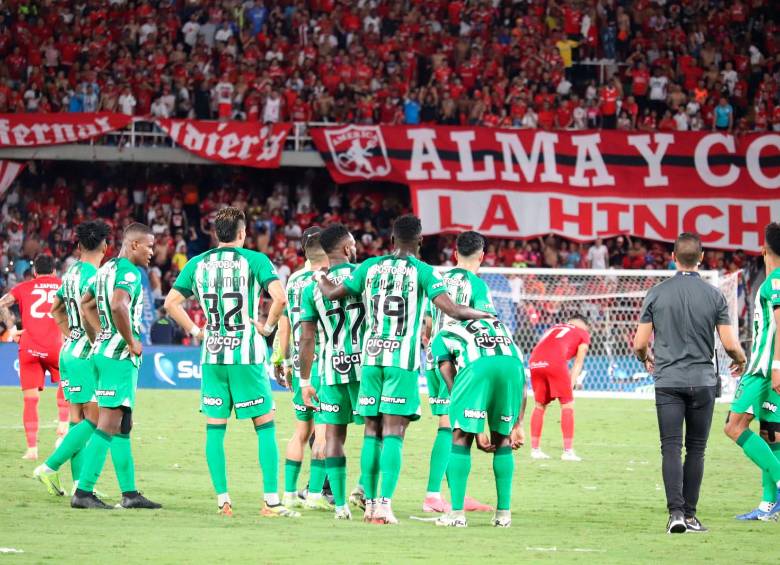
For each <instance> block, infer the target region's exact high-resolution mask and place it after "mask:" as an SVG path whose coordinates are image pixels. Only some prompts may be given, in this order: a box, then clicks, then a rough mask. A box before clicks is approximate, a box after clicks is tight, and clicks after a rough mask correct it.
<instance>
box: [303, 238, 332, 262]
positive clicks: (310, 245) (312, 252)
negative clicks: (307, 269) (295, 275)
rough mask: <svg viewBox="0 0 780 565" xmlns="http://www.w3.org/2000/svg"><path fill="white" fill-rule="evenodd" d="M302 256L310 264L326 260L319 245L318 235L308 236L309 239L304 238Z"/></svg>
mask: <svg viewBox="0 0 780 565" xmlns="http://www.w3.org/2000/svg"><path fill="white" fill-rule="evenodd" d="M303 254H304V255H305V256H306V259H308V260H309V262H311V263H321V262H322V261H324V260H325V259H327V257H326V256H325V251H324V250H323V249H322V245H321V244H320V233H315V234H310V235H309V237H307V238H306V244H305V246H304V248H303Z"/></svg>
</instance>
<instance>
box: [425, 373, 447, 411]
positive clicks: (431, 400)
mask: <svg viewBox="0 0 780 565" xmlns="http://www.w3.org/2000/svg"><path fill="white" fill-rule="evenodd" d="M425 380H426V381H428V404H429V405H430V406H431V414H433V415H434V416H446V415H447V414H449V413H450V391H449V390H447V383H445V382H444V379H443V378H441V375H440V374H439V372H438V371H436V369H428V370H427V371H425Z"/></svg>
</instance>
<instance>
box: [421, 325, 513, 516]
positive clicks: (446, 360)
mask: <svg viewBox="0 0 780 565" xmlns="http://www.w3.org/2000/svg"><path fill="white" fill-rule="evenodd" d="M431 352H432V354H433V358H434V362H435V363H436V364H437V367H438V369H439V371H440V374H441V376H442V378H443V379H444V381H445V382H446V383H447V388H448V390H449V391H450V394H451V400H450V421H451V422H452V428H453V435H452V441H453V446H452V453H451V454H450V462H449V469H448V480H449V485H450V492H451V494H452V512H450V513H449V514H445V515H444V516H442V517H440V518H439V519H438V520H437V521H436V525H438V526H456V527H464V526H466V516H465V514H464V510H463V502H464V498H465V495H466V483H467V482H468V477H469V473H470V472H471V444H472V443H473V441H474V438H475V437H476V436H478V435H480V434H482V430H483V429H484V426H485V421H487V424H488V427H489V428H490V439H489V440H487V438H486V437H485V436H480V437H479V438H478V441H477V446H478V447H479V448H480V449H482V450H484V451H488V452H492V453H493V475H494V477H495V481H496V494H497V498H498V502H497V504H496V513H495V515H494V516H493V520H492V524H493V525H494V526H499V527H509V526H510V525H511V524H512V514H511V506H512V478H513V476H514V468H515V463H514V458H513V456H512V448H513V447H515V448H517V447H519V446H520V443H519V442H518V441H513V438H512V437H511V436H512V435H513V432H514V433H516V432H517V430H518V428H519V423H520V417H521V404H522V398H523V389H524V387H525V370H524V369H523V361H522V359H523V355H522V353H521V352H520V349H519V348H518V347H517V345H515V343H514V341H513V340H512V336H511V333H510V332H509V330H507V328H506V327H505V326H504V324H502V323H501V322H500V321H499V320H495V319H493V320H473V321H469V322H460V323H458V324H450V325H448V326H445V327H444V329H442V330H441V331H440V332H439V333H437V334H436V337H435V338H434V339H433V344H432V345H431ZM456 375H457V376H456Z"/></svg>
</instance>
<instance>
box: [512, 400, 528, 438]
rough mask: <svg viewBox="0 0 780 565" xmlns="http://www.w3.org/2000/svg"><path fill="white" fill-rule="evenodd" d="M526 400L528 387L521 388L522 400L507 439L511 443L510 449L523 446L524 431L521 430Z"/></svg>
mask: <svg viewBox="0 0 780 565" xmlns="http://www.w3.org/2000/svg"><path fill="white" fill-rule="evenodd" d="M527 399H528V387H526V386H523V400H522V402H521V403H520V413H519V414H518V415H517V420H515V424H514V426H512V432H511V433H510V434H509V439H510V441H511V442H512V449H520V448H521V447H523V445H524V444H525V429H524V428H523V420H524V419H525V404H526V400H527Z"/></svg>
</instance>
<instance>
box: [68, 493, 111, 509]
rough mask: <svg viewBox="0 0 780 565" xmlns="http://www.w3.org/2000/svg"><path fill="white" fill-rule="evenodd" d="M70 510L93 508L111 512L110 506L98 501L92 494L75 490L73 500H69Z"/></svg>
mask: <svg viewBox="0 0 780 565" xmlns="http://www.w3.org/2000/svg"><path fill="white" fill-rule="evenodd" d="M70 507H71V508H93V509H97V510H111V506H109V505H108V504H106V503H105V502H103V501H102V500H100V499H99V498H98V497H97V496H95V494H94V493H92V492H84V491H81V490H76V493H75V494H74V495H73V498H71V499H70Z"/></svg>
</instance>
